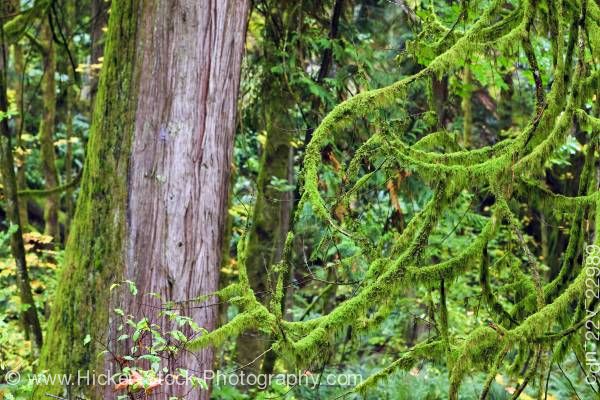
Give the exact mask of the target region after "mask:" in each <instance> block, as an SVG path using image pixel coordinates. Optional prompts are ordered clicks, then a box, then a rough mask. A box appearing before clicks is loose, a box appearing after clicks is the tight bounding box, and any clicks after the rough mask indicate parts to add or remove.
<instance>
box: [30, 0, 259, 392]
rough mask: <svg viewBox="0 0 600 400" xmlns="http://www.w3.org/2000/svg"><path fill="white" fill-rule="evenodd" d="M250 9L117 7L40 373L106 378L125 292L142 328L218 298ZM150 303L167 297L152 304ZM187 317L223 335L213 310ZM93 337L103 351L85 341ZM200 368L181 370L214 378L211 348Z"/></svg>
mask: <svg viewBox="0 0 600 400" xmlns="http://www.w3.org/2000/svg"><path fill="white" fill-rule="evenodd" d="M248 6H249V5H248V2H247V1H233V0H224V1H210V2H204V1H202V2H198V1H195V0H179V1H167V0H160V1H151V0H116V1H113V2H112V6H111V13H110V22H109V28H108V34H107V44H106V48H105V57H104V62H103V68H102V73H101V78H100V84H99V90H98V95H97V99H96V108H95V110H94V115H93V122H92V127H91V134H90V141H89V144H88V148H87V158H86V163H85V167H84V176H83V181H82V188H81V194H80V196H79V199H78V203H77V209H76V213H75V218H74V220H73V227H72V231H71V234H70V235H69V240H68V244H67V250H66V255H65V265H64V267H63V271H62V277H61V279H60V281H59V282H60V284H59V287H58V288H57V298H56V300H55V303H54V304H53V310H52V316H51V319H50V323H49V328H48V335H49V337H48V342H49V343H48V346H47V347H45V351H44V356H43V358H42V362H41V368H48V369H50V370H51V371H54V372H61V373H65V372H67V373H74V374H77V371H84V372H85V371H88V370H92V369H94V367H99V365H98V363H99V362H100V361H96V360H97V359H96V358H95V356H94V354H95V353H96V352H97V351H98V350H102V349H103V348H102V346H99V345H98V343H102V342H106V339H107V336H108V337H109V340H108V342H109V343H108V345H109V347H110V348H115V346H114V343H113V342H112V341H110V337H112V334H111V333H112V332H113V331H114V329H112V328H114V327H111V329H110V331H111V332H110V333H108V332H106V326H107V323H108V325H110V323H112V322H113V321H112V320H111V319H110V318H109V313H108V309H109V301H108V297H109V294H108V289H109V286H110V285H111V284H112V283H113V282H115V281H119V280H122V279H131V280H132V281H134V282H135V283H136V284H137V287H138V289H139V293H140V294H139V295H138V297H136V299H135V301H129V300H128V299H120V300H117V301H118V302H119V303H121V304H126V305H127V308H126V312H129V313H132V314H134V315H135V316H136V317H139V319H141V318H142V315H143V314H145V315H148V316H156V315H157V314H158V312H157V309H156V308H155V307H156V306H159V305H160V301H162V302H164V301H170V300H173V301H177V300H186V299H192V298H194V297H197V296H199V295H203V294H208V293H211V292H213V291H215V290H217V288H218V276H219V266H220V258H221V241H222V236H223V230H224V225H225V220H226V213H227V209H226V205H227V195H228V181H229V172H230V164H231V153H232V145H233V133H234V126H235V116H236V112H235V111H236V104H237V91H238V86H239V73H240V65H241V58H242V53H243V46H244V38H245V29H246V22H247V11H248ZM149 292H154V293H158V294H160V296H161V299H160V300H158V299H154V300H152V298H151V297H149V296H142V294H144V293H149ZM141 303H144V304H143V305H142V304H141ZM114 305H115V304H112V306H114ZM194 305H195V306H197V305H198V304H194ZM184 311H187V312H188V315H191V316H192V318H193V319H194V321H195V322H197V323H198V324H199V325H200V326H202V327H204V328H206V329H208V330H211V329H213V328H214V325H215V323H216V318H217V310H216V309H215V308H214V307H204V308H194V309H187V310H184ZM166 326H168V324H166V323H165V325H163V327H165V328H166ZM88 334H89V335H90V336H91V339H92V340H91V341H90V342H89V343H84V338H85V337H86V335H88ZM86 342H87V341H86ZM197 356H198V357H193V356H192V355H186V356H184V357H182V358H179V360H178V364H179V365H178V366H181V367H183V368H189V369H193V370H196V371H197V370H200V371H202V370H204V369H210V368H212V360H213V355H212V351H211V350H210V349H206V350H204V351H203V352H202V353H201V354H199V355H197ZM163 389H164V390H161V393H162V394H161V395H160V397H162V396H163V395H164V397H165V398H168V396H169V395H171V394H172V393H175V392H174V391H173V389H175V387H174V386H171V387H165V388H163ZM102 390H107V392H106V393H108V392H111V393H112V388H108V387H105V388H96V389H95V390H94V389H91V388H89V387H73V386H70V387H68V388H60V387H54V388H45V392H51V393H63V392H67V393H66V394H68V395H69V397H71V398H72V397H73V396H74V395H76V394H78V393H87V394H91V395H92V396H95V397H103V396H102V394H100V393H101V392H102ZM41 391H42V390H40V391H38V392H41ZM63 394H64V393H63ZM111 396H114V393H112V394H111ZM194 396H195V394H194ZM199 398H208V392H207V391H204V392H202V393H201V394H200V396H199Z"/></svg>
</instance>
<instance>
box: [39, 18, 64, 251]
mask: <svg viewBox="0 0 600 400" xmlns="http://www.w3.org/2000/svg"><path fill="white" fill-rule="evenodd" d="M41 41H42V45H43V46H44V55H43V57H42V60H43V70H44V76H43V77H42V102H43V106H44V111H43V115H42V120H41V123H40V131H39V141H40V153H41V157H40V158H41V162H42V172H43V175H44V180H45V185H46V188H47V189H52V188H56V187H58V186H59V181H58V171H57V169H56V155H55V152H54V129H55V119H56V84H55V82H54V75H55V73H56V54H55V51H54V43H53V39H52V30H51V28H50V23H49V22H48V21H44V23H43V24H42V33H41ZM45 201H46V203H45V206H44V233H45V234H46V235H49V236H52V237H53V238H54V240H56V241H57V242H58V241H60V231H59V225H58V211H59V206H60V196H59V194H58V193H54V194H50V195H48V196H47V197H46V200H45Z"/></svg>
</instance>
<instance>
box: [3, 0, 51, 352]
mask: <svg viewBox="0 0 600 400" xmlns="http://www.w3.org/2000/svg"><path fill="white" fill-rule="evenodd" d="M7 11H8V10H7V7H6V6H4V7H0V15H2V14H7ZM3 23H4V21H3V20H2V18H0V113H7V112H8V101H7V98H6V90H7V87H6V82H7V80H6V69H7V65H8V59H7V50H8V49H7V48H6V46H5V42H4V31H3V29H2V25H3ZM11 142H12V140H11V133H10V129H9V127H8V119H7V118H6V117H5V118H0V173H1V174H2V184H3V186H4V197H5V202H6V216H7V219H8V221H9V222H10V224H11V225H12V229H14V231H13V232H12V234H11V236H10V249H11V253H12V255H13V257H14V259H15V263H16V265H17V286H18V288H19V294H20V298H21V303H22V305H23V306H24V308H25V309H24V311H23V315H22V321H23V322H24V324H25V329H26V331H27V333H28V334H29V335H30V337H31V338H32V339H33V346H34V349H35V351H34V352H36V353H37V352H38V351H39V349H40V348H41V346H42V328H41V326H40V321H39V319H38V315H37V310H36V307H35V302H34V300H33V295H32V293H31V286H30V283H29V274H28V272H27V263H26V262H25V246H24V244H23V231H22V229H21V221H20V217H19V201H18V197H17V180H16V176H15V164H14V159H13V154H12V144H11Z"/></svg>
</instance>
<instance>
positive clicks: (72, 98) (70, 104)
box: [64, 1, 77, 238]
mask: <svg viewBox="0 0 600 400" xmlns="http://www.w3.org/2000/svg"><path fill="white" fill-rule="evenodd" d="M65 9H66V19H67V20H66V29H65V31H66V35H67V37H71V36H72V32H73V27H74V26H75V24H76V18H75V4H74V2H70V1H67V2H66V4H65ZM73 53H74V52H73V51H71V56H72V57H73V58H74V60H73V61H74V63H75V64H76V63H77V59H76V55H75V54H73ZM67 75H68V76H69V81H68V83H67V88H66V91H67V94H66V104H65V106H66V111H67V112H66V116H65V118H66V121H65V125H66V139H67V149H66V152H65V180H66V182H71V180H72V179H73V178H74V177H73V143H72V139H73V138H74V137H75V136H74V132H73V117H74V113H75V109H76V101H77V96H76V93H75V83H76V78H77V77H76V76H75V71H74V70H73V67H72V66H71V64H70V63H68V65H67ZM74 208H75V204H74V198H73V188H72V187H69V188H68V189H67V190H66V192H65V214H66V218H65V232H64V235H65V238H67V237H68V234H69V228H70V227H71V219H72V217H73V212H74Z"/></svg>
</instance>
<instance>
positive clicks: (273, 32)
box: [236, 1, 302, 373]
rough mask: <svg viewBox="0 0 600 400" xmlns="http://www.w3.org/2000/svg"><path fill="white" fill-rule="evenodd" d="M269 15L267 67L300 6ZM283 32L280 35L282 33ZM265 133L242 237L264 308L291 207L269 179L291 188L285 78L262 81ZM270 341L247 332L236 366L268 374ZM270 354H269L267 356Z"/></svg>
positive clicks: (288, 196)
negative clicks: (249, 218)
mask: <svg viewBox="0 0 600 400" xmlns="http://www.w3.org/2000/svg"><path fill="white" fill-rule="evenodd" d="M267 7H270V10H271V15H270V16H269V17H268V18H266V24H265V28H264V44H265V46H264V49H263V53H264V57H265V62H266V64H267V65H268V66H273V65H279V64H280V63H281V62H282V60H281V59H280V57H279V56H278V54H280V53H281V52H289V51H292V49H286V48H284V46H285V45H286V43H287V42H286V41H285V38H286V37H287V36H288V35H289V34H290V31H291V30H293V29H295V28H296V27H297V24H298V23H300V24H302V21H301V20H299V17H300V12H299V9H300V7H299V6H298V4H297V3H296V2H290V1H283V2H279V3H277V6H275V5H274V4H271V5H270V6H267ZM281 27H283V30H282V29H281ZM261 90H262V93H263V99H265V101H264V104H263V107H264V110H263V119H264V129H265V130H266V132H267V138H266V141H265V145H264V148H263V149H262V155H261V163H260V171H259V174H258V179H257V183H256V199H255V202H254V209H253V212H252V225H251V227H250V230H249V232H248V236H247V238H246V270H247V271H248V279H249V282H250V284H251V286H252V289H253V290H254V291H255V293H258V296H259V298H260V300H261V301H262V302H263V304H268V303H269V301H270V293H271V292H272V291H273V289H274V288H273V287H271V286H269V271H270V270H271V267H272V265H273V264H275V263H277V262H279V261H281V255H282V252H283V247H284V244H285V237H286V235H287V232H288V230H289V226H290V216H291V210H292V208H293V200H294V198H293V192H289V191H287V192H284V191H281V190H280V189H279V188H278V187H277V185H276V184H274V182H273V179H276V180H280V181H284V182H287V183H288V184H291V183H292V177H291V176H290V170H291V169H292V162H293V158H292V157H293V152H292V147H291V141H292V139H293V132H294V131H295V125H294V120H293V117H292V116H291V115H290V114H289V111H290V109H292V108H293V105H294V103H293V101H294V100H293V98H294V97H293V94H292V93H289V86H288V85H287V84H286V81H285V77H284V75H283V74H278V75H273V76H269V77H268V78H266V79H265V80H264V81H263V82H262V88H261ZM267 343H268V337H267V336H265V335H263V334H261V333H260V332H258V331H257V330H253V331H249V332H246V333H245V334H243V335H240V336H239V337H238V338H237V345H236V349H237V354H236V362H237V363H238V364H240V365H244V366H245V369H246V370H249V371H253V372H258V371H260V370H261V364H262V369H263V371H265V369H266V371H265V372H266V373H270V372H271V371H272V369H273V363H274V361H275V359H274V358H273V356H274V353H272V352H269V353H270V354H269V355H268V356H265V357H263V358H262V359H261V358H260V357H259V356H260V355H261V354H263V353H264V352H265V350H266V349H267V347H268V346H267V345H266V344H267ZM271 353H272V354H271Z"/></svg>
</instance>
